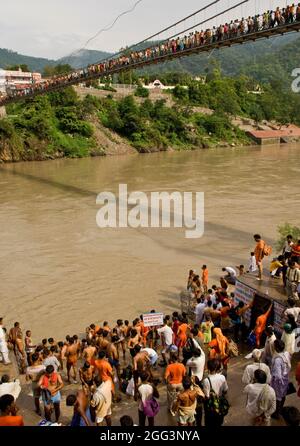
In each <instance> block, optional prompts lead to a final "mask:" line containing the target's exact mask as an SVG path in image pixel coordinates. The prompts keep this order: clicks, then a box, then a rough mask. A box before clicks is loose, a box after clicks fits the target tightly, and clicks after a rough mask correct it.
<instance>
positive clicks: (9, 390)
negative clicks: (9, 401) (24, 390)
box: [0, 375, 21, 401]
mask: <svg viewBox="0 0 300 446" xmlns="http://www.w3.org/2000/svg"><path fill="white" fill-rule="evenodd" d="M20 393H21V386H20V381H19V380H18V379H15V380H14V381H12V382H10V381H9V376H8V375H3V376H2V379H1V383H0V397H1V396H2V395H12V396H13V397H14V399H15V401H16V399H17V398H18V396H19V395H20Z"/></svg>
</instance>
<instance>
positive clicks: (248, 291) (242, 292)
mask: <svg viewBox="0 0 300 446" xmlns="http://www.w3.org/2000/svg"><path fill="white" fill-rule="evenodd" d="M254 296H255V290H253V289H252V288H250V287H248V286H247V285H244V284H243V283H241V282H239V281H238V280H237V281H236V284H235V291H234V298H235V301H236V302H235V303H236V305H237V304H238V303H239V302H240V301H242V302H244V303H245V305H248V304H250V303H251V302H252V301H253V298H254ZM250 316H251V313H250V311H247V312H246V314H245V316H244V317H245V323H246V325H247V326H248V327H249V325H250Z"/></svg>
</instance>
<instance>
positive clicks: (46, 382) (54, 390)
mask: <svg viewBox="0 0 300 446" xmlns="http://www.w3.org/2000/svg"><path fill="white" fill-rule="evenodd" d="M63 386H64V384H63V381H62V378H61V376H60V374H59V373H57V372H55V371H54V367H53V366H52V365H48V366H47V367H46V373H45V374H44V375H43V376H41V378H40V379H39V383H38V387H39V388H40V389H41V390H42V399H43V402H44V408H45V418H46V420H47V421H51V413H52V405H53V406H54V411H55V420H56V422H58V420H59V417H60V401H61V394H60V389H62V388H63Z"/></svg>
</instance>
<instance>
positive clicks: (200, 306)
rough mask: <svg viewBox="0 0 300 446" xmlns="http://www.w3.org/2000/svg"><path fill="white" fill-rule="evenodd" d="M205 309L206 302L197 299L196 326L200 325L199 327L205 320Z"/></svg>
mask: <svg viewBox="0 0 300 446" xmlns="http://www.w3.org/2000/svg"><path fill="white" fill-rule="evenodd" d="M205 307H206V304H205V302H204V300H203V299H202V298H201V297H199V298H198V299H197V305H196V308H195V315H196V324H198V325H200V324H201V322H202V320H203V315H204V309H205Z"/></svg>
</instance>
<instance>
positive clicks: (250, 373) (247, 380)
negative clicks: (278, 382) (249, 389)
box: [242, 349, 271, 384]
mask: <svg viewBox="0 0 300 446" xmlns="http://www.w3.org/2000/svg"><path fill="white" fill-rule="evenodd" d="M261 355H262V351H261V350H258V349H255V350H253V352H252V358H253V359H254V363H253V364H249V365H247V367H246V368H245V371H244V374H243V377H242V383H243V384H254V382H255V377H254V375H255V371H256V370H263V371H264V372H265V374H266V383H267V384H270V382H271V372H270V368H269V367H268V366H267V364H264V363H263V362H260V358H261Z"/></svg>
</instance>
